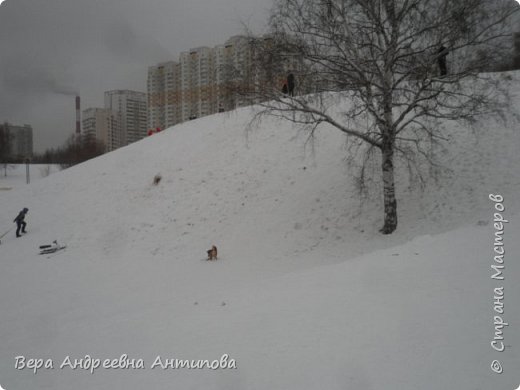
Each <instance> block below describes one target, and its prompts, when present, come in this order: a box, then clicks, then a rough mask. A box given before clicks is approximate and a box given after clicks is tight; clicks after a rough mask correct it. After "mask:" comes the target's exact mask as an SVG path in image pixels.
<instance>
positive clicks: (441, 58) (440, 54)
mask: <svg viewBox="0 0 520 390" xmlns="http://www.w3.org/2000/svg"><path fill="white" fill-rule="evenodd" d="M447 55H448V49H447V48H446V47H444V46H441V47H439V50H437V62H438V64H439V72H440V74H441V76H446V75H447V74H448V67H447V65H446V56H447Z"/></svg>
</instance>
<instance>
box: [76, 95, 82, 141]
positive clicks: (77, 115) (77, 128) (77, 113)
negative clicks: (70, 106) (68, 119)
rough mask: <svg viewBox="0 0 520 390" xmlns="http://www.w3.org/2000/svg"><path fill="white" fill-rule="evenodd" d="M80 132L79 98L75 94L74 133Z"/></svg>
mask: <svg viewBox="0 0 520 390" xmlns="http://www.w3.org/2000/svg"><path fill="white" fill-rule="evenodd" d="M80 134H81V117H80V99H79V96H76V135H80Z"/></svg>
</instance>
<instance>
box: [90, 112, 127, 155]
mask: <svg viewBox="0 0 520 390" xmlns="http://www.w3.org/2000/svg"><path fill="white" fill-rule="evenodd" d="M82 127H83V135H84V136H85V137H89V138H91V139H96V140H99V141H101V142H103V145H104V146H105V152H110V151H112V150H114V149H117V148H118V147H119V146H121V145H120V140H119V137H120V134H121V128H120V123H119V119H118V114H117V113H116V112H114V111H112V110H110V109H106V108H88V109H86V110H83V120H82Z"/></svg>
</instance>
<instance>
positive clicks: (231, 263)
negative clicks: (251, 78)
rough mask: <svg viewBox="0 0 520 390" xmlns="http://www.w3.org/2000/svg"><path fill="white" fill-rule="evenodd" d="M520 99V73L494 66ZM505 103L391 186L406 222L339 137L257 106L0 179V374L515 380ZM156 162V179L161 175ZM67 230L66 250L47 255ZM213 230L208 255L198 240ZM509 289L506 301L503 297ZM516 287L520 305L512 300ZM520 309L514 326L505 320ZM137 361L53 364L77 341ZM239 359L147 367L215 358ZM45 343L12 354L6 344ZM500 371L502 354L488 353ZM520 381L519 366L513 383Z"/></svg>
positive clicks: (207, 383) (92, 380) (420, 383)
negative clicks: (359, 184) (35, 366)
mask: <svg viewBox="0 0 520 390" xmlns="http://www.w3.org/2000/svg"><path fill="white" fill-rule="evenodd" d="M499 77H501V78H502V81H501V82H502V83H503V84H504V86H507V87H508V88H510V92H511V96H512V97H513V99H518V93H519V90H520V87H519V85H520V84H519V77H518V74H512V75H511V76H507V75H501V76H499ZM516 101H517V100H513V101H512V103H513V104H512V108H511V111H510V112H509V114H507V115H506V116H505V117H504V118H503V120H497V119H492V118H489V119H488V120H485V121H480V122H479V126H478V127H477V128H472V129H468V128H465V127H463V126H460V125H455V124H452V123H446V131H447V133H448V134H449V135H450V136H451V140H450V143H449V145H447V149H446V151H443V152H442V153H443V156H444V163H445V166H446V167H447V168H449V170H447V171H446V172H445V174H444V175H442V176H441V177H439V179H438V181H433V180H432V181H431V182H428V183H426V188H425V190H424V191H423V192H420V191H419V190H416V189H411V190H407V189H406V188H405V185H404V181H402V185H401V186H400V187H399V204H398V207H399V215H400V225H399V228H398V231H397V232H396V233H395V234H393V235H391V236H381V235H379V234H378V233H377V230H378V228H379V227H380V225H381V223H382V221H381V215H382V211H381V205H380V203H379V202H378V197H377V195H374V196H373V197H372V198H370V199H368V200H367V201H365V202H360V200H359V199H358V198H357V196H356V189H355V186H354V185H353V180H352V172H351V171H350V168H349V167H348V166H347V165H346V164H345V161H344V156H345V148H344V143H345V140H344V138H343V136H342V135H341V134H340V133H339V132H337V131H335V130H334V129H330V128H323V129H322V131H320V132H319V134H318V137H317V139H316V145H315V146H316V147H315V148H311V145H310V144H308V143H307V144H306V143H305V140H306V135H305V134H304V133H302V132H301V131H299V130H298V129H297V128H294V127H292V126H291V125H290V124H288V123H285V122H280V121H277V120H275V119H265V120H264V121H263V122H262V123H261V125H260V127H259V128H258V129H256V130H254V131H247V125H248V122H249V120H250V118H251V115H252V114H251V109H249V108H247V109H241V110H237V111H236V112H233V113H229V114H219V115H215V116H211V117H206V118H201V119H199V120H196V121H191V122H189V123H185V124H182V125H179V126H176V127H173V128H170V129H169V130H167V131H165V132H162V133H160V134H157V135H154V136H153V137H149V138H147V139H145V140H143V141H141V142H138V143H136V144H133V145H130V146H128V147H126V148H123V149H121V150H118V151H116V152H113V153H110V154H107V155H104V156H102V157H100V158H97V159H94V160H91V161H89V162H87V163H85V164H81V165H79V166H76V167H74V168H71V169H68V170H66V171H63V172H60V173H56V174H53V175H51V176H50V177H48V178H45V179H43V180H40V181H38V182H36V183H34V184H31V185H30V186H27V187H23V188H16V189H14V190H12V191H7V192H4V193H0V221H1V222H0V228H1V229H2V232H3V231H5V230H7V229H8V228H9V227H10V226H11V221H12V219H13V218H14V216H15V215H16V213H17V211H18V210H19V209H21V208H23V207H28V208H29V209H30V211H29V214H28V218H27V219H28V221H29V226H28V230H29V233H28V234H27V235H26V236H24V237H23V238H20V239H16V238H14V233H11V234H10V235H8V236H7V237H5V238H4V239H3V240H2V245H1V246H0V256H1V261H0V270H1V272H0V294H1V296H2V300H1V303H0V313H1V323H2V325H1V327H0V340H1V342H2V346H1V348H0V384H2V385H3V386H4V387H5V388H6V389H9V390H11V389H17V388H25V389H30V388H38V389H68V388H75V389H91V388H129V389H137V388H142V387H144V386H147V387H149V388H154V389H163V388H164V389H166V388H172V386H173V387H174V388H180V389H189V388H194V389H196V388H206V389H268V388H269V389H312V388H317V387H318V386H321V387H323V388H327V389H345V388H357V389H381V388H384V389H400V390H403V389H417V388H421V389H438V388H447V389H448V388H454V389H455V388H457V389H468V390H469V389H478V388H482V389H488V388H512V387H511V386H513V385H515V387H516V385H518V383H520V382H519V381H520V378H515V377H514V375H516V371H515V370H517V368H518V366H519V365H520V355H519V354H518V353H517V352H516V351H515V348H514V347H515V345H520V337H519V336H518V334H520V333H518V328H517V327H518V325H514V324H515V323H520V312H519V309H518V308H517V306H518V305H515V304H514V302H515V297H518V296H519V293H520V291H519V287H518V285H515V284H514V283H512V280H514V279H515V278H516V279H518V276H519V275H520V270H519V269H518V265H517V264H515V263H514V262H513V261H512V260H513V258H514V256H515V255H517V254H518V253H520V248H518V245H519V243H518V242H515V241H514V240H513V237H517V236H518V233H519V229H520V227H519V223H518V211H519V210H520V199H519V197H518V195H517V194H518V193H519V190H520V169H519V168H520V154H518V152H517V151H518V150H519V148H520V134H519V132H518V129H517V128H518V124H517V122H516V120H515V116H516V115H518V114H520V107H519V106H518V104H517V103H516ZM156 174H160V175H161V176H162V179H161V181H160V183H159V184H158V185H157V186H155V185H153V184H152V182H153V178H154V176H155V175H156ZM490 193H500V194H501V195H503V196H504V198H505V201H504V202H505V204H506V212H505V215H506V216H507V218H508V219H509V220H510V223H509V224H507V225H506V229H505V237H506V241H505V242H506V244H505V245H506V248H507V253H508V256H507V261H508V263H507V268H506V269H507V278H506V280H505V281H504V283H506V291H507V298H509V297H511V298H510V299H509V300H508V299H507V298H506V302H507V306H506V313H505V314H504V317H505V318H506V319H507V320H508V321H509V322H510V323H511V326H510V327H509V328H506V330H505V336H506V344H507V345H510V346H511V348H508V349H507V351H506V352H504V353H502V354H499V353H497V352H496V351H494V350H492V349H491V347H490V341H491V340H492V338H493V335H494V328H493V305H492V303H493V288H495V287H500V286H499V285H498V284H497V281H496V280H492V279H491V278H490V276H491V269H490V266H491V265H492V260H493V258H492V254H493V239H494V236H493V234H494V230H493V224H492V221H491V220H492V218H493V212H494V209H493V207H494V204H493V202H491V201H490V200H489V198H488V195H489V194H490ZM54 239H58V240H59V241H60V242H62V243H66V244H67V249H66V250H65V251H64V252H63V253H60V254H56V255H54V256H48V257H44V256H39V255H38V254H37V248H38V245H40V244H45V243H49V242H50V241H52V240H54ZM212 244H216V245H217V246H218V248H219V260H218V261H217V262H207V261H205V250H206V249H208V248H209V247H210V246H211V245H212ZM509 302H511V304H509ZM515 306H516V307H515ZM514 327H516V329H513V328H514ZM87 354H88V355H90V356H92V357H95V358H99V359H105V358H119V357H120V356H121V355H123V354H128V355H129V356H130V357H131V358H135V359H139V358H142V359H144V362H145V367H146V368H145V369H113V370H108V369H101V368H99V369H97V370H95V373H94V374H90V373H89V372H88V370H83V369H81V368H78V369H76V370H72V369H70V368H68V367H64V368H62V369H60V368H59V366H60V364H61V363H62V362H63V360H64V358H65V357H66V356H70V357H71V359H74V358H82V357H85V355H87ZM223 354H229V355H230V358H233V359H236V362H237V368H236V369H231V370H228V369H220V370H210V369H202V370H197V369H192V370H189V369H176V370H171V369H166V370H163V369H161V368H155V369H151V368H150V366H151V365H152V363H153V362H154V359H155V358H156V357H157V356H158V355H160V356H162V357H164V358H180V359H217V358H220V357H221V356H222V355H223ZM16 356H25V357H27V358H30V357H32V358H42V359H43V358H45V359H53V361H54V369H47V370H44V369H40V370H39V371H38V373H37V374H36V375H34V374H33V373H32V371H31V370H30V369H24V370H17V369H16V368H15V357H16ZM498 358H499V359H500V360H501V361H503V364H504V374H502V375H496V374H494V373H492V372H491V370H490V368H489V364H490V363H491V361H492V360H494V359H498ZM514 381H517V382H518V383H515V382H514Z"/></svg>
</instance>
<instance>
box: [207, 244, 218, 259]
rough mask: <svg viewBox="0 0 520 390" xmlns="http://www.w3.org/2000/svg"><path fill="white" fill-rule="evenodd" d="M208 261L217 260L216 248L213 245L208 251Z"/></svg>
mask: <svg viewBox="0 0 520 390" xmlns="http://www.w3.org/2000/svg"><path fill="white" fill-rule="evenodd" d="M208 260H217V247H216V246H215V245H213V246H212V247H211V249H210V250H209V251H208Z"/></svg>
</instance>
